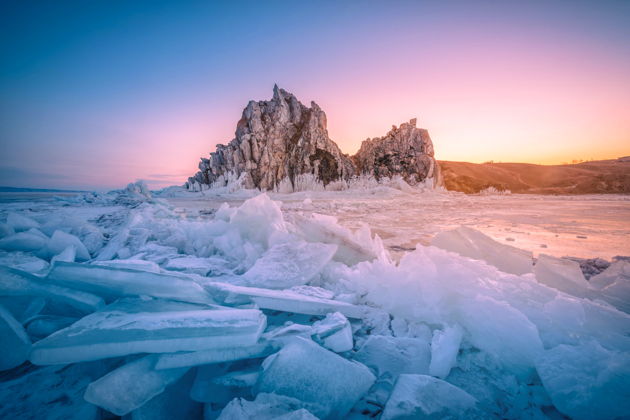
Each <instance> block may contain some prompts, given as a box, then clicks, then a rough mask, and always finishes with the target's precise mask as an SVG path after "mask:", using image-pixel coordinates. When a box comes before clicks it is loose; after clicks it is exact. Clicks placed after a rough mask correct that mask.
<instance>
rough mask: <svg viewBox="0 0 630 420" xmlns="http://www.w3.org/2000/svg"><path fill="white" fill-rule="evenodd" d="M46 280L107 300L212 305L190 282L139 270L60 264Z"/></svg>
mask: <svg viewBox="0 0 630 420" xmlns="http://www.w3.org/2000/svg"><path fill="white" fill-rule="evenodd" d="M46 280H47V281H49V282H52V283H55V284H58V285H60V286H64V287H70V288H73V289H79V290H84V291H86V292H90V293H96V294H99V295H102V296H106V297H109V298H116V297H121V296H143V295H144V296H153V297H158V298H165V299H174V300H182V301H186V302H197V303H213V301H212V298H211V297H210V296H209V295H208V293H207V292H205V291H204V290H203V288H202V287H201V286H199V285H198V284H197V283H195V282H193V281H192V280H189V279H187V278H184V277H181V276H171V275H167V274H160V273H152V272H148V271H141V270H131V269H126V268H114V267H107V266H100V265H88V264H77V263H67V262H61V261H60V262H57V263H55V265H54V266H53V268H52V269H51V270H50V273H49V274H48V277H47V278H46Z"/></svg>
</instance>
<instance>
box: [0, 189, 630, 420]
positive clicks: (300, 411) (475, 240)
mask: <svg viewBox="0 0 630 420" xmlns="http://www.w3.org/2000/svg"><path fill="white" fill-rule="evenodd" d="M66 204H67V203H66ZM72 205H74V206H76V209H75V210H76V211H79V209H82V211H83V210H86V211H87V209H89V211H94V212H96V211H103V212H106V213H105V214H103V215H102V216H100V217H97V218H95V219H91V220H100V221H93V222H90V221H87V222H86V221H85V219H81V218H77V219H76V220H75V219H73V221H72V222H71V223H70V224H68V223H69V222H68V220H62V219H63V218H59V217H56V218H55V217H52V218H48V217H46V216H45V215H42V214H39V215H36V214H35V213H34V212H24V214H21V213H16V212H13V213H12V214H13V215H11V214H9V215H8V217H7V220H4V219H2V220H0V223H2V225H1V226H3V228H2V236H3V238H2V239H0V247H2V249H4V251H2V254H0V261H1V262H2V264H4V266H0V305H2V309H0V324H1V325H0V344H1V346H0V347H1V348H0V350H1V352H0V357H1V360H0V361H1V363H0V368H1V369H3V370H4V372H2V378H1V380H0V417H1V418H53V419H94V420H96V419H100V418H109V417H111V416H112V415H119V416H125V418H127V419H129V418H130V419H136V420H138V419H148V418H151V419H155V418H201V417H202V416H203V417H205V418H207V419H215V418H221V419H242V418H245V419H248V418H249V419H272V418H281V419H313V418H351V419H361V418H363V419H365V418H378V417H379V416H380V417H381V418H385V419H391V418H449V417H450V418H501V419H504V418H505V419H520V418H532V419H544V418H562V416H568V417H571V418H576V419H582V418H597V419H615V418H627V417H629V416H630V407H629V406H628V401H630V395H629V394H628V392H629V391H628V390H629V389H630V356H629V355H630V315H628V313H627V311H628V299H627V291H628V285H629V278H628V272H629V270H628V263H627V262H626V261H623V260H620V261H617V262H615V263H613V264H612V265H611V266H610V267H609V268H608V269H607V270H605V271H603V272H602V273H600V274H599V275H597V276H594V277H592V278H591V280H590V281H586V280H585V279H584V277H583V276H581V272H579V268H577V269H576V265H575V264H573V263H571V262H568V260H566V259H558V258H553V257H546V256H542V257H539V258H538V259H537V261H536V264H535V265H533V259H532V258H531V255H529V254H527V253H523V252H521V251H519V250H517V249H515V248H512V247H507V246H505V245H503V244H498V243H496V242H494V241H492V240H491V239H490V238H488V237H486V236H484V235H481V234H480V233H479V232H476V231H472V230H471V229H467V228H465V229H456V230H455V231H453V232H446V233H444V234H443V235H442V237H441V238H442V239H441V240H438V241H436V242H435V244H436V245H439V246H440V247H443V248H445V249H439V248H438V247H433V246H429V247H427V246H422V245H418V246H417V247H416V250H415V251H413V252H408V253H406V254H405V255H403V256H402V257H401V259H400V261H398V262H397V261H395V260H394V259H393V258H391V256H390V255H389V253H388V252H387V251H386V250H385V249H384V247H383V244H382V242H381V240H380V239H379V238H378V236H376V235H372V234H371V232H370V230H369V228H367V227H363V228H361V229H359V230H357V231H351V230H349V229H347V228H344V227H342V226H340V225H339V224H338V223H337V220H336V219H335V218H334V217H329V216H322V215H317V214H312V213H311V212H310V210H309V211H305V212H304V213H300V212H293V213H291V214H286V213H284V212H283V211H282V209H281V206H280V205H279V204H278V203H276V202H274V201H272V200H271V199H270V198H269V197H268V196H267V195H265V194H261V195H257V196H255V197H254V198H251V199H249V200H246V201H245V202H244V203H243V204H242V205H240V206H232V207H230V206H229V205H227V204H224V205H223V206H221V207H220V208H219V209H218V210H217V211H216V213H214V215H212V216H211V217H202V216H191V215H188V216H186V217H184V216H183V215H182V213H181V212H180V210H178V209H175V208H173V207H170V206H169V205H168V204H167V203H164V202H161V201H160V200H159V199H156V198H154V197H153V196H151V195H150V194H148V191H146V188H144V187H143V186H142V185H141V184H134V185H132V186H130V187H129V188H128V189H127V190H125V191H119V192H117V193H112V194H108V195H105V196H89V197H84V198H83V199H81V200H79V199H77V200H75V202H73V203H72ZM304 205H305V206H309V208H312V206H311V205H310V204H309V203H305V204H304ZM98 206H104V207H102V210H100V209H101V207H98ZM107 206H113V207H110V208H109V209H107V210H106V208H107ZM9 219H10V220H9ZM55 232H65V234H66V235H64V234H57V237H56V238H54V237H55ZM68 235H72V237H70V236H68ZM105 238H108V240H107V241H106V242H105ZM2 241H4V242H2ZM77 241H80V243H82V244H83V245H84V246H85V248H86V249H87V250H88V252H89V259H87V261H81V260H82V258H81V257H80V256H79V254H80V252H79V249H80V246H81V245H80V244H79V243H78V242H77ZM51 243H52V245H51ZM83 257H85V254H83ZM75 259H76V261H77V262H75ZM53 260H54V261H53ZM51 263H52V264H51ZM49 265H50V267H49ZM29 271H32V272H29ZM106 305H107V306H106ZM623 311H626V312H623ZM31 343H32V344H31ZM25 360H30V362H29V361H26V362H24V361H25ZM31 362H32V363H35V364H32V363H31ZM57 363H59V365H56V364H57ZM37 364H44V365H45V364H53V365H52V366H39V365H37ZM18 365H19V366H18Z"/></svg>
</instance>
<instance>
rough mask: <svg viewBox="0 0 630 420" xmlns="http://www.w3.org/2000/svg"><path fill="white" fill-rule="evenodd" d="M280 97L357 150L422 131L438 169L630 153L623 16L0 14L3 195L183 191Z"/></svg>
mask: <svg viewBox="0 0 630 420" xmlns="http://www.w3.org/2000/svg"><path fill="white" fill-rule="evenodd" d="M274 83H277V84H278V85H279V86H280V87H282V88H284V89H286V90H287V91H289V92H292V93H293V94H295V95H296V96H297V97H298V99H300V100H301V102H302V103H304V104H309V103H310V101H312V100H313V101H315V102H317V103H318V104H319V105H320V106H321V107H322V109H323V110H324V111H325V112H326V114H327V117H328V131H329V135H330V137H331V138H332V139H333V140H334V141H336V142H337V143H338V144H339V146H340V148H341V149H342V150H343V151H344V152H346V153H350V154H352V153H354V152H355V151H356V150H357V149H358V148H359V146H360V144H361V141H363V140H365V139H366V138H368V137H379V136H383V135H385V134H386V133H387V131H389V130H390V128H391V126H392V125H394V124H396V125H398V124H400V123H402V122H405V121H408V120H409V119H411V118H417V119H418V125H419V126H421V127H423V128H426V129H428V130H429V133H430V135H431V138H432V139H433V143H434V147H435V153H436V157H437V158H438V159H440V160H455V161H469V162H484V161H489V160H494V161H495V162H497V161H502V162H530V163H541V164H558V163H563V162H571V161H572V160H574V159H576V160H579V159H609V158H616V157H619V156H624V155H630V1H588V2H583V1H579V0H576V1H562V0H556V1H527V2H525V1H518V2H517V1H509V0H508V1H487V2H486V1H448V0H445V1H437V0H436V1H409V2H406V1H378V2H377V1H374V2H371V1H347V2H341V1H335V2H328V1H317V2H299V1H298V2H296V1H286V2H280V1H268V2H267V1H265V2H248V1H238V2H208V1H206V2H194V1H191V2H180V1H157V0H156V1H146V2H145V1H142V0H134V1H117V0H108V1H96V0H95V1H77V2H68V1H54V2H35V1H28V0H21V1H12V0H4V1H2V2H1V4H0V185H5V186H16V187H33V188H38V187H41V188H72V189H76V188H79V189H97V190H106V189H111V188H120V187H123V186H124V185H126V184H127V183H128V182H131V181H135V180H137V179H144V180H146V181H147V182H148V183H149V185H150V186H151V187H154V188H157V187H161V186H165V185H171V184H181V183H183V182H184V181H185V180H186V178H187V177H188V176H191V175H193V174H194V173H195V172H196V170H197V164H198V162H199V157H201V156H204V157H205V156H207V155H208V153H209V152H211V151H214V148H215V145H216V144H218V143H227V142H229V141H230V140H231V139H232V138H233V137H234V131H235V128H236V123H237V121H238V120H239V119H240V116H241V112H242V110H243V108H244V107H245V106H246V105H247V102H248V101H249V100H267V99H270V98H271V96H272V88H273V85H274Z"/></svg>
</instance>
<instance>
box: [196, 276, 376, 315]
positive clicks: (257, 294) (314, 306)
mask: <svg viewBox="0 0 630 420" xmlns="http://www.w3.org/2000/svg"><path fill="white" fill-rule="evenodd" d="M204 287H206V289H208V290H209V291H210V292H211V294H212V295H213V296H217V297H219V296H221V295H223V296H224V303H226V304H240V303H251V302H253V303H255V304H256V305H258V307H260V308H263V309H272V310H276V311H283V312H293V313H297V314H307V315H326V314H328V313H330V312H341V313H342V314H344V315H345V316H347V317H348V318H363V317H365V316H366V315H367V314H368V313H369V312H370V308H368V307H366V306H358V305H352V304H350V303H346V302H341V301H338V300H332V299H324V298H318V297H315V296H307V295H304V294H301V293H297V292H295V291H293V290H270V289H261V288H257V287H245V286H235V285H232V284H228V283H218V282H212V283H206V284H204Z"/></svg>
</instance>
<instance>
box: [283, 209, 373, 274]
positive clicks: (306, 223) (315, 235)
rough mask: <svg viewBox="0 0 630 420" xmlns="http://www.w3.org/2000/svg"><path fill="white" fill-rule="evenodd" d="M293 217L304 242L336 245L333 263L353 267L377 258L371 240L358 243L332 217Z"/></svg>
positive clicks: (317, 215) (350, 233)
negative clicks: (337, 262) (336, 262)
mask: <svg viewBox="0 0 630 420" xmlns="http://www.w3.org/2000/svg"><path fill="white" fill-rule="evenodd" d="M294 217H295V221H296V224H297V227H298V229H299V230H300V233H301V236H302V237H303V238H304V239H305V240H307V241H309V242H322V243H326V244H333V245H337V252H336V253H335V255H334V259H335V261H340V262H343V263H344V264H347V265H355V264H357V263H359V262H361V261H371V260H374V259H376V258H378V252H377V251H378V250H375V249H373V248H374V244H373V243H372V238H370V240H369V242H364V243H361V242H359V241H358V240H357V239H356V238H355V237H354V235H353V234H352V232H350V231H349V230H348V229H346V228H344V227H342V226H341V225H339V224H338V223H337V219H336V218H335V217H333V216H325V215H321V214H312V215H311V216H310V217H305V216H301V215H295V216H294Z"/></svg>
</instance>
